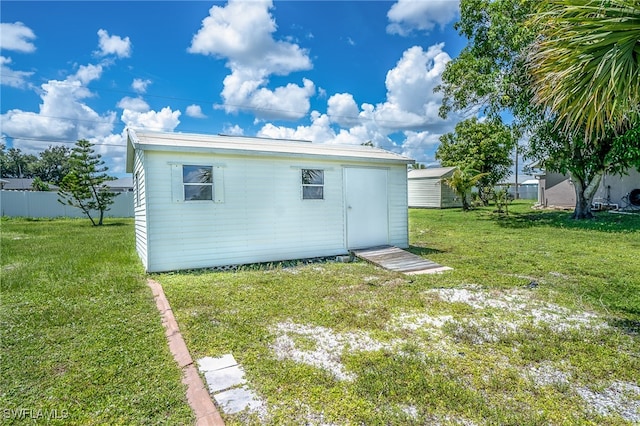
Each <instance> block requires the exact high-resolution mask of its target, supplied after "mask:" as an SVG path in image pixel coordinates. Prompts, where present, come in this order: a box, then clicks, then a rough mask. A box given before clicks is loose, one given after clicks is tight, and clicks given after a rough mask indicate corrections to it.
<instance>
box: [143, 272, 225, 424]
mask: <svg viewBox="0 0 640 426" xmlns="http://www.w3.org/2000/svg"><path fill="white" fill-rule="evenodd" d="M147 285H148V286H149V287H150V288H151V292H152V293H153V297H154V299H155V301H156V306H157V307H158V311H159V312H160V316H161V317H162V325H163V326H164V329H165V335H166V336H167V340H168V342H169V350H171V353H172V354H173V358H174V359H175V360H176V362H177V363H178V366H180V369H181V370H182V383H184V384H185V385H187V401H188V402H189V405H190V406H191V409H192V410H193V413H194V414H195V416H196V425H197V426H208V425H210V426H224V421H223V420H222V417H221V416H220V413H219V412H218V410H217V409H216V406H215V405H214V403H213V401H212V400H211V396H210V395H209V391H208V390H207V388H206V387H205V385H204V383H203V382H202V379H201V378H200V375H199V374H198V369H197V368H196V366H195V365H194V363H193V359H192V358H191V355H190V354H189V349H187V345H186V343H185V342H184V339H183V338H182V334H181V333H180V329H179V327H178V323H177V322H176V319H175V317H174V316H173V311H172V310H171V306H170V305H169V301H168V300H167V297H166V296H165V294H164V290H163V289H162V286H161V285H160V283H158V282H157V281H154V280H152V279H148V280H147Z"/></svg>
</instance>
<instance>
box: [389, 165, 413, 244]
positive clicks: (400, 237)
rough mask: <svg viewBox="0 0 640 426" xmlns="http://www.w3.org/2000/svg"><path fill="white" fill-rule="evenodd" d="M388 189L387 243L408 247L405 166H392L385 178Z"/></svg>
mask: <svg viewBox="0 0 640 426" xmlns="http://www.w3.org/2000/svg"><path fill="white" fill-rule="evenodd" d="M387 182H388V185H389V189H388V190H387V193H388V197H389V244H391V245H394V246H396V247H400V248H406V247H409V225H408V223H409V211H408V209H407V167H406V166H404V165H401V166H393V167H391V168H390V169H389V174H388V178H387Z"/></svg>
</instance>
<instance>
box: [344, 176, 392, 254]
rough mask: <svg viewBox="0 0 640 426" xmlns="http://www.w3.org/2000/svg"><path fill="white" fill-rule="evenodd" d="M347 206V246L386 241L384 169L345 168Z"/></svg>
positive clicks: (382, 243) (371, 244) (351, 247)
mask: <svg viewBox="0 0 640 426" xmlns="http://www.w3.org/2000/svg"><path fill="white" fill-rule="evenodd" d="M344 180H345V206H346V209H347V248H349V249H356V248H365V247H375V246H380V245H385V244H388V243H389V220H388V217H389V212H388V202H387V170H386V169H369V168H356V167H347V168H345V169H344Z"/></svg>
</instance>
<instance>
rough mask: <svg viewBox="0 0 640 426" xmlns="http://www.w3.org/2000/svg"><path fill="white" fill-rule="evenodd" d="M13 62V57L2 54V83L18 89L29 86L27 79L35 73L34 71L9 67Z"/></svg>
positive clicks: (0, 80)
mask: <svg viewBox="0 0 640 426" xmlns="http://www.w3.org/2000/svg"><path fill="white" fill-rule="evenodd" d="M11 62H12V61H11V58H6V57H4V56H0V75H2V78H0V84H2V85H5V86H10V87H15V88H18V89H22V88H25V87H27V86H28V82H27V79H28V78H29V77H31V76H32V75H33V72H27V71H16V70H12V69H11V68H9V67H8V65H9V64H11Z"/></svg>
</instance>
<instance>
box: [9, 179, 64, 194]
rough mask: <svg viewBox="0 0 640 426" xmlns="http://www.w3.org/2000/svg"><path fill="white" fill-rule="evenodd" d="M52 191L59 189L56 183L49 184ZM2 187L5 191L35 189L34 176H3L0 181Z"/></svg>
mask: <svg viewBox="0 0 640 426" xmlns="http://www.w3.org/2000/svg"><path fill="white" fill-rule="evenodd" d="M47 185H48V186H49V190H50V191H57V190H58V189H60V188H58V187H57V186H56V185H53V184H51V183H48V184H47ZM0 189H2V190H5V191H33V179H32V178H2V180H1V181H0Z"/></svg>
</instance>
